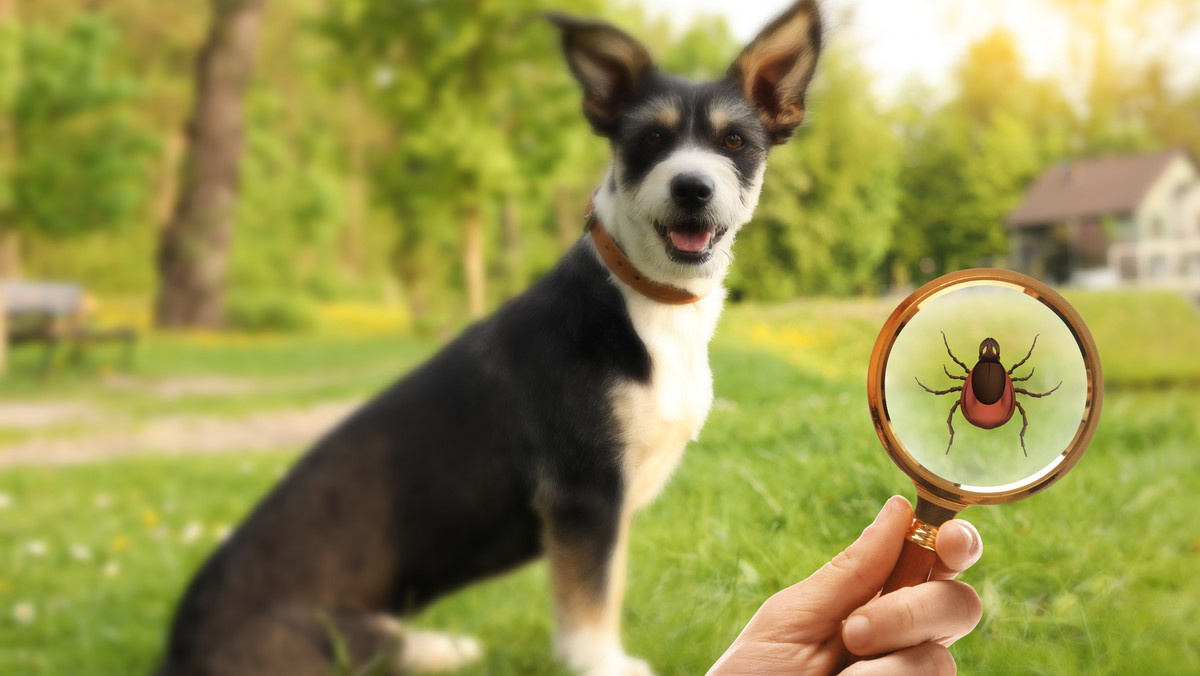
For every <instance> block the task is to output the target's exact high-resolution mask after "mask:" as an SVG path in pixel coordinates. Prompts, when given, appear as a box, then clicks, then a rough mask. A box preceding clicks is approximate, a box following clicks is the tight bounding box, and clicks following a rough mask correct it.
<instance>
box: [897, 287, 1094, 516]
mask: <svg viewBox="0 0 1200 676" xmlns="http://www.w3.org/2000/svg"><path fill="white" fill-rule="evenodd" d="M943 336H944V337H943ZM989 339H990V340H989ZM1035 341H1036V342H1035ZM1082 350H1083V348H1082V345H1081V342H1080V340H1079V339H1078V337H1077V336H1076V335H1075V334H1074V333H1073V332H1072V330H1071V328H1070V326H1069V325H1068V324H1067V323H1066V322H1065V321H1064V320H1063V318H1061V317H1060V316H1059V315H1058V314H1057V313H1056V312H1055V311H1053V310H1052V309H1051V308H1050V307H1048V306H1047V305H1046V304H1044V303H1043V302H1041V301H1040V300H1038V299H1037V298H1034V297H1031V296H1030V295H1028V294H1026V293H1025V292H1024V291H1023V290H1021V289H1019V288H1017V287H1014V286H1012V285H1008V284H1004V283H1001V282H991V283H981V284H978V285H970V286H965V287H958V288H953V289H951V290H949V291H947V292H945V293H943V294H941V295H938V296H935V297H933V298H931V299H929V300H927V301H925V303H923V304H922V306H921V307H920V309H919V311H918V312H916V313H915V314H914V315H913V316H912V317H911V318H910V320H909V321H908V322H907V323H906V324H905V325H904V326H903V328H901V329H900V331H899V333H898V334H897V336H896V340H895V343H894V344H893V346H892V349H891V353H890V354H889V355H888V358H887V364H886V370H885V373H884V382H883V400H884V404H885V406H886V409H887V415H888V418H890V420H891V425H892V429H893V431H894V433H895V435H896V438H897V439H898V440H899V441H900V443H901V444H902V445H903V447H904V448H903V450H904V451H905V452H907V453H908V454H909V455H910V456H911V459H912V460H913V461H915V462H916V463H918V464H919V465H921V466H923V467H924V468H925V469H926V470H928V471H929V472H932V473H933V474H935V475H937V476H938V477H941V478H942V479H944V480H946V481H948V482H951V483H954V484H958V485H960V486H962V488H964V489H966V490H968V491H974V492H977V493H988V492H993V491H1003V490H1006V489H1009V488H1011V487H1012V486H1014V485H1020V484H1024V483H1027V482H1028V481H1029V480H1031V479H1032V478H1035V477H1037V476H1039V475H1043V474H1047V473H1049V472H1051V471H1053V469H1054V467H1055V466H1056V465H1057V464H1058V463H1059V462H1060V461H1061V460H1062V458H1063V455H1064V452H1065V450H1066V449H1068V448H1069V447H1070V445H1071V441H1072V438H1073V437H1074V436H1075V434H1076V433H1077V431H1078V430H1079V427H1080V421H1081V419H1083V418H1084V417H1085V406H1086V404H1087V394H1088V372H1087V369H1086V368H1085V365H1084V357H1083V352H1082ZM964 389H965V390H966V394H965V396H964V391H963V390H964ZM931 390H932V391H933V392H931ZM934 392H941V393H942V394H935V393H934ZM951 428H953V436H951V434H952V433H951ZM1022 434H1023V437H1022Z"/></svg>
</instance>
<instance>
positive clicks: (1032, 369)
mask: <svg viewBox="0 0 1200 676" xmlns="http://www.w3.org/2000/svg"><path fill="white" fill-rule="evenodd" d="M1013 368H1016V367H1015V366H1014V367H1013ZM1036 370H1037V367H1036V366H1034V367H1033V368H1031V369H1029V375H1027V376H1025V377H1024V378H1013V379H1012V381H1013V382H1014V383H1019V382H1022V381H1025V380H1029V379H1030V378H1032V377H1033V372H1034V371H1036ZM1008 375H1010V376H1011V375H1012V372H1011V371H1010V372H1009V374H1008Z"/></svg>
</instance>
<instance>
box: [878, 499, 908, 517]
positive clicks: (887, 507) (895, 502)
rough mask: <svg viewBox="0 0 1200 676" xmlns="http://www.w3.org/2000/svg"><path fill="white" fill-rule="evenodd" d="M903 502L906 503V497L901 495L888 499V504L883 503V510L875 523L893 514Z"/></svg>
mask: <svg viewBox="0 0 1200 676" xmlns="http://www.w3.org/2000/svg"><path fill="white" fill-rule="evenodd" d="M902 501H904V497H903V496H900V495H893V496H892V497H890V498H888V499H887V502H885V503H883V509H881V510H879V515H878V516H876V517H875V521H876V522H878V521H879V520H880V519H882V518H883V517H884V516H885V515H887V514H891V513H892V511H893V510H895V509H897V508H898V506H899V505H900V503H901V502H902Z"/></svg>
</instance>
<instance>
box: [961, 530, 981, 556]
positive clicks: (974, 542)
mask: <svg viewBox="0 0 1200 676" xmlns="http://www.w3.org/2000/svg"><path fill="white" fill-rule="evenodd" d="M964 528H966V529H967V536H968V537H969V538H971V544H970V546H968V547H967V553H968V554H970V555H971V558H972V559H976V558H979V555H980V554H982V553H983V542H982V541H981V540H980V539H979V533H977V532H975V529H974V528H971V527H969V526H964Z"/></svg>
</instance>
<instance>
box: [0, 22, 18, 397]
mask: <svg viewBox="0 0 1200 676" xmlns="http://www.w3.org/2000/svg"><path fill="white" fill-rule="evenodd" d="M20 46H21V38H20V25H19V24H18V23H17V6H16V0H0V221H2V220H3V219H4V216H3V214H4V213H5V212H6V211H8V210H9V209H11V208H12V207H11V204H12V174H13V163H14V161H15V157H16V134H15V119H14V118H15V115H16V111H15V108H16V102H17V78H18V72H19V67H20V57H21V50H20ZM10 236H11V234H10V233H9V231H8V230H6V229H3V228H0V283H2V282H3V281H4V278H5V277H6V276H7V275H6V274H5V272H6V271H7V268H8V267H9V265H10V264H8V263H7V262H6V260H5V259H6V258H8V256H7V250H8V248H9V245H8V242H6V241H4V240H5V239H7V238H8V237H10ZM7 336H8V325H7V322H6V321H5V312H4V289H3V287H0V374H3V373H4V370H5V367H6V366H7V363H8V337H7Z"/></svg>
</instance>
